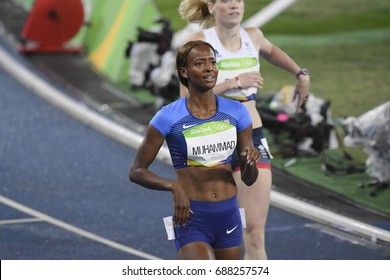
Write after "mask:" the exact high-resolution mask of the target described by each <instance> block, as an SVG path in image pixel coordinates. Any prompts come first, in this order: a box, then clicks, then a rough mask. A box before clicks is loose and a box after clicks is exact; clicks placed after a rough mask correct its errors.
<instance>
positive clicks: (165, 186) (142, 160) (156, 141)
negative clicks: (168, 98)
mask: <svg viewBox="0 0 390 280" xmlns="http://www.w3.org/2000/svg"><path fill="white" fill-rule="evenodd" d="M163 143H164V137H163V136H162V135H161V134H160V132H158V131H157V129H155V128H154V127H153V126H152V125H149V126H148V129H147V132H146V136H145V138H144V139H143V141H142V143H141V145H140V146H139V148H138V150H137V154H136V156H135V158H134V161H133V163H132V164H131V166H130V169H129V179H130V181H132V182H134V183H137V184H139V185H141V186H143V187H145V188H148V189H152V190H159V191H170V192H172V194H173V204H174V214H173V221H174V222H175V224H179V225H183V224H185V223H186V222H187V219H188V216H189V210H190V202H189V199H188V197H187V195H186V193H185V191H184V189H183V187H182V185H181V184H180V183H179V182H177V181H174V180H169V179H166V178H163V177H160V176H158V175H157V174H156V173H154V172H152V171H150V170H149V166H150V164H151V163H152V162H153V161H154V160H155V158H156V156H157V153H158V151H159V150H160V148H161V146H162V145H163Z"/></svg>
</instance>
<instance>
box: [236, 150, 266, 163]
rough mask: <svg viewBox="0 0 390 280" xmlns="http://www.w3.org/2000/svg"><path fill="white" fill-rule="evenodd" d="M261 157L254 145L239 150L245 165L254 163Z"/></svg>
mask: <svg viewBox="0 0 390 280" xmlns="http://www.w3.org/2000/svg"><path fill="white" fill-rule="evenodd" d="M260 157H261V154H260V152H259V151H258V150H257V149H256V148H255V147H245V148H244V150H243V151H242V152H241V158H242V160H243V162H244V163H245V165H250V166H252V165H253V164H256V163H257V162H258V161H259V159H260Z"/></svg>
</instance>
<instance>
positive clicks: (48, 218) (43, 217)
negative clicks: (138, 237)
mask: <svg viewBox="0 0 390 280" xmlns="http://www.w3.org/2000/svg"><path fill="white" fill-rule="evenodd" d="M0 202H1V203H3V204H5V205H8V206H9V207H12V208H14V209H16V210H19V211H21V212H24V213H26V214H28V215H31V216H33V217H36V218H38V219H41V220H43V221H45V222H48V223H50V224H53V225H55V226H58V227H60V228H63V229H65V230H68V231H71V232H73V233H76V234H78V235H81V236H83V237H86V238H89V239H91V240H93V241H96V242H99V243H102V244H104V245H107V246H110V247H112V248H115V249H118V250H121V251H124V252H126V253H129V254H132V255H135V256H138V257H140V258H143V259H147V260H161V259H160V258H158V257H156V256H153V255H150V254H147V253H144V252H141V251H138V250H136V249H133V248H130V247H127V246H125V245H122V244H119V243H116V242H114V241H111V240H109V239H106V238H103V237H101V236H99V235H96V234H94V233H91V232H89V231H86V230H83V229H81V228H78V227H75V226H73V225H71V224H68V223H65V222H63V221H60V220H57V219H55V218H53V217H51V216H48V215H46V214H43V213H41V212H39V211H36V210H34V209H32V208H29V207H27V206H24V205H22V204H20V203H18V202H16V201H13V200H11V199H9V198H6V197H4V196H2V195H0Z"/></svg>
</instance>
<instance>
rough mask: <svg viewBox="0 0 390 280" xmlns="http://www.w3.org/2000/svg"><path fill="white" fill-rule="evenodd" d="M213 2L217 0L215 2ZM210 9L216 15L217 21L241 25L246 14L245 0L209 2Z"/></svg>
mask: <svg viewBox="0 0 390 280" xmlns="http://www.w3.org/2000/svg"><path fill="white" fill-rule="evenodd" d="M212 2H215V3H214V4H213V3H212ZM208 7H209V11H210V13H212V14H213V15H214V18H215V23H216V24H222V25H228V27H231V26H235V25H239V24H241V22H242V18H243V16H244V0H216V1H211V2H209V3H208Z"/></svg>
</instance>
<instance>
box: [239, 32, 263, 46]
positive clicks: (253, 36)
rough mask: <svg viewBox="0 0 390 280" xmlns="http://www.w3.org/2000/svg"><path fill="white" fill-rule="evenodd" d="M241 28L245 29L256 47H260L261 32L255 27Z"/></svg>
mask: <svg viewBox="0 0 390 280" xmlns="http://www.w3.org/2000/svg"><path fill="white" fill-rule="evenodd" d="M243 30H244V31H246V33H247V34H248V36H249V38H250V39H251V41H252V43H253V45H254V46H255V47H256V49H260V45H261V42H262V40H263V39H264V34H263V32H262V31H261V30H260V29H259V28H257V27H246V28H245V29H243Z"/></svg>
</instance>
